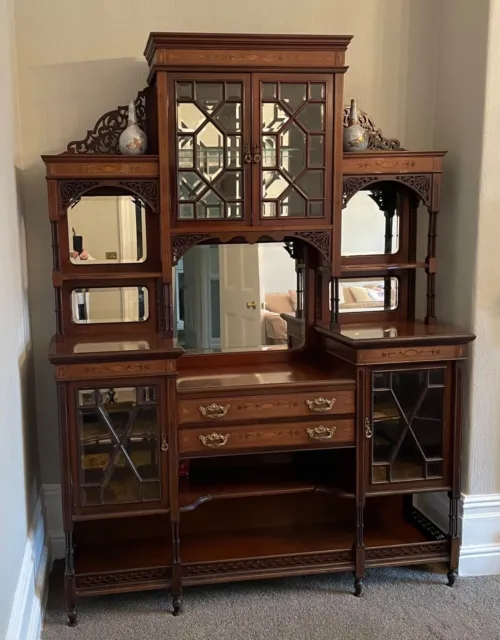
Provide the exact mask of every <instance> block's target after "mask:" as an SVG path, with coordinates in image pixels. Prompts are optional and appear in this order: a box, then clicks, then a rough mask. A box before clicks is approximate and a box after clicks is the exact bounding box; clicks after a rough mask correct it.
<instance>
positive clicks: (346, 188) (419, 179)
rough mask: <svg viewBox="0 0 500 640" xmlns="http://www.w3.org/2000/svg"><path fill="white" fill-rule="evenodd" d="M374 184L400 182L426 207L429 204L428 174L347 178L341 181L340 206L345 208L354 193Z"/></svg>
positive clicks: (429, 183) (429, 179)
mask: <svg viewBox="0 0 500 640" xmlns="http://www.w3.org/2000/svg"><path fill="white" fill-rule="evenodd" d="M376 182H401V183H402V184H405V185H406V186H407V187H408V188H409V189H411V190H412V192H413V193H415V194H416V195H417V196H418V198H419V199H421V200H422V202H423V203H424V204H425V205H426V206H427V207H428V206H429V205H430V202H431V194H432V179H431V176H430V175H428V174H406V175H390V176H386V175H382V174H381V175H378V174H373V175H369V176H349V177H347V178H344V181H343V195H342V206H343V208H345V207H346V206H347V203H348V202H349V200H350V199H351V198H352V197H353V195H354V194H355V193H357V192H358V191H361V189H364V188H365V187H367V186H368V185H370V184H374V183H376Z"/></svg>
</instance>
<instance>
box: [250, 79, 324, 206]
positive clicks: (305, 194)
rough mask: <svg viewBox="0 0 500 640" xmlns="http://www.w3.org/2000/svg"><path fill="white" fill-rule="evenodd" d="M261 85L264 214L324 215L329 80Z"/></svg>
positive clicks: (262, 194) (263, 83)
mask: <svg viewBox="0 0 500 640" xmlns="http://www.w3.org/2000/svg"><path fill="white" fill-rule="evenodd" d="M260 86H261V148H262V162H261V168H262V171H261V184H262V190H261V197H262V205H261V207H262V208H261V216H262V217H263V218H286V217H294V218H309V217H310V218H321V217H324V216H325V213H326V212H325V195H326V186H325V183H326V139H327V137H326V130H327V126H326V125H327V123H326V96H327V87H326V83H325V82H262V83H261V85H260Z"/></svg>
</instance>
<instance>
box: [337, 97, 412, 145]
mask: <svg viewBox="0 0 500 640" xmlns="http://www.w3.org/2000/svg"><path fill="white" fill-rule="evenodd" d="M349 111H350V107H348V106H347V107H344V127H348V126H349ZM358 118H359V123H360V124H361V126H362V127H363V128H364V129H365V131H366V132H367V134H368V149H381V150H382V151H393V150H395V149H400V150H401V149H402V148H401V143H400V142H399V140H396V139H395V138H393V139H391V138H384V135H383V134H382V131H381V130H380V129H379V128H378V127H376V126H375V123H374V122H373V120H372V119H371V118H370V116H369V115H368V114H367V113H366V111H362V110H361V109H358Z"/></svg>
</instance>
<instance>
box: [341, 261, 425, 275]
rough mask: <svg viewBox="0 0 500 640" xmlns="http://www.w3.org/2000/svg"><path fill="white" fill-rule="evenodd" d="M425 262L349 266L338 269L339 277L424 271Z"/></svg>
mask: <svg viewBox="0 0 500 640" xmlns="http://www.w3.org/2000/svg"><path fill="white" fill-rule="evenodd" d="M425 267H426V264H425V262H401V263H390V264H349V265H346V264H344V265H342V266H341V268H340V273H341V277H343V278H345V277H346V276H348V275H350V274H351V273H358V272H359V273H368V272H370V273H372V272H373V273H377V272H381V273H383V272H384V271H401V270H402V269H425Z"/></svg>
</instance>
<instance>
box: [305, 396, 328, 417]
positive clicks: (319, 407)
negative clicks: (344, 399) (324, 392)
mask: <svg viewBox="0 0 500 640" xmlns="http://www.w3.org/2000/svg"><path fill="white" fill-rule="evenodd" d="M306 404H307V406H308V407H309V409H310V410H311V411H315V412H316V413H326V412H327V411H330V410H331V409H332V407H333V405H334V404H335V398H332V399H331V400H328V399H327V398H321V397H320V398H314V400H306Z"/></svg>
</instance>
